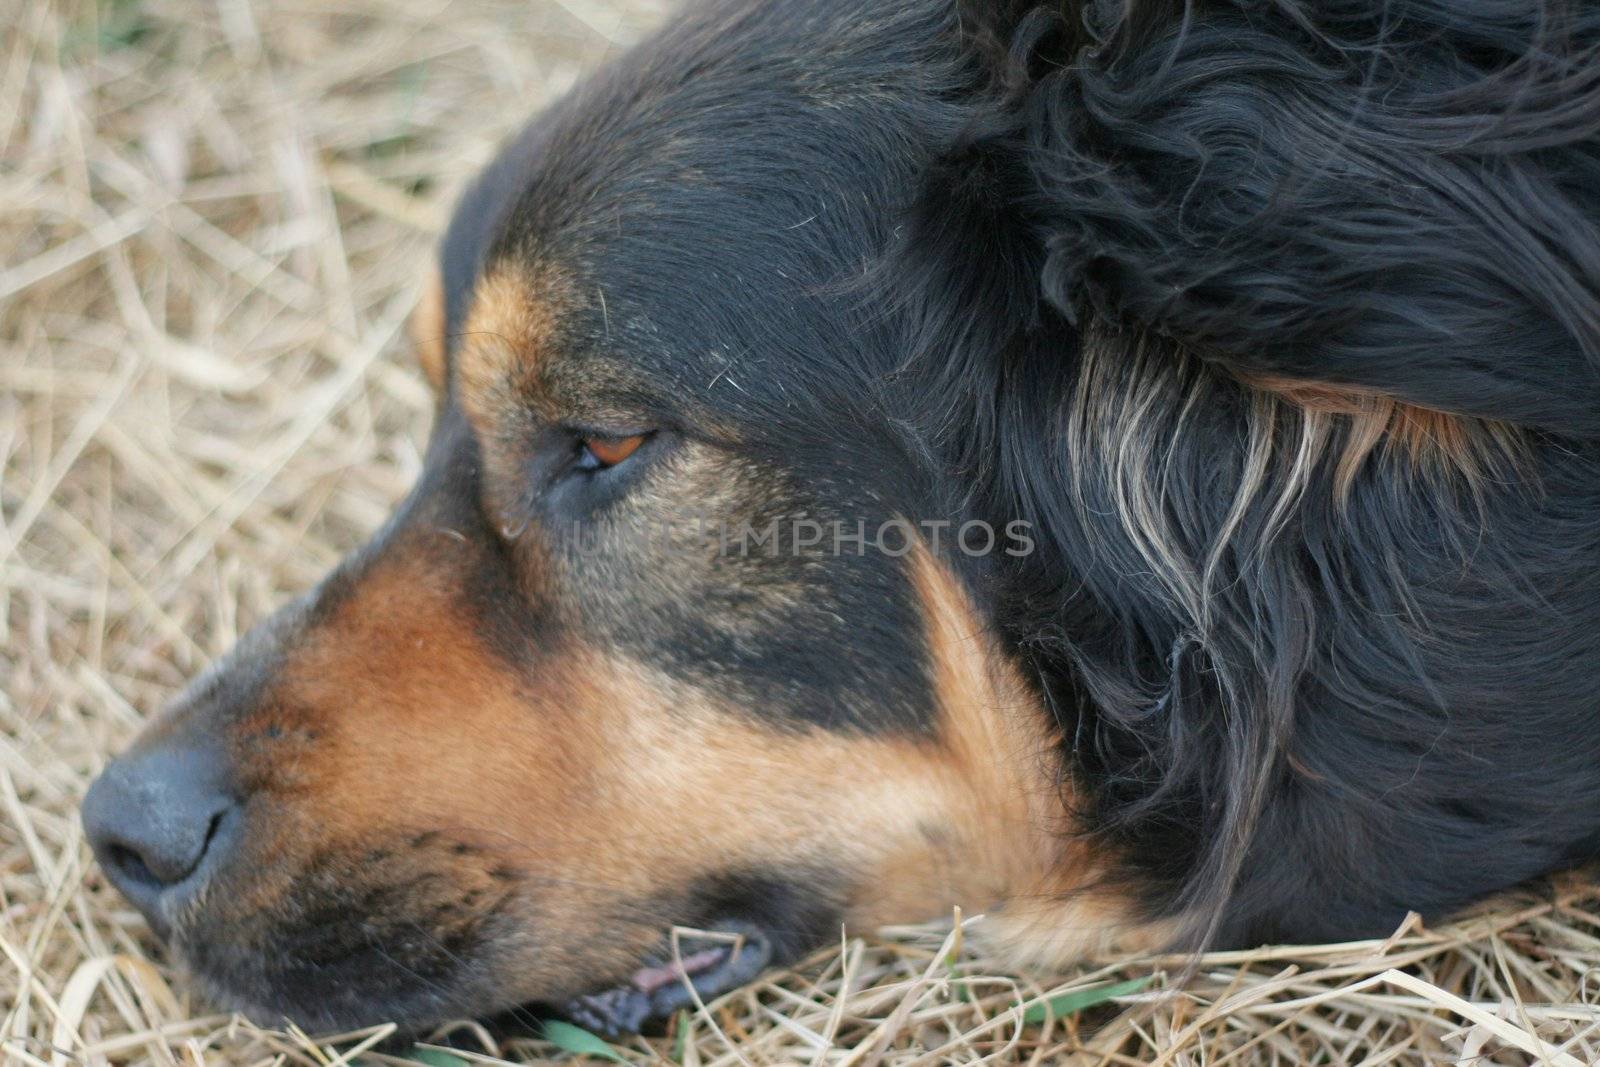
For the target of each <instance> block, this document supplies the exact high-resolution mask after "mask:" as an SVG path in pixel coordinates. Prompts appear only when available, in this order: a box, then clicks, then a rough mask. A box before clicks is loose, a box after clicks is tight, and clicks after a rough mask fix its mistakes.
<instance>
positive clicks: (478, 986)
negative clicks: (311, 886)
mask: <svg viewBox="0 0 1600 1067" xmlns="http://www.w3.org/2000/svg"><path fill="white" fill-rule="evenodd" d="M163 940H164V941H166V942H167V945H168V951H169V952H170V953H171V955H172V956H173V958H174V960H175V962H176V963H177V964H178V965H179V966H180V967H181V968H182V969H183V970H184V971H185V973H186V974H187V976H188V977H189V980H190V981H191V982H192V983H193V985H194V986H195V987H196V988H197V990H198V991H199V992H200V994H201V996H202V998H203V999H204V1000H206V1001H207V1002H209V1003H211V1004H212V1005H214V1006H216V1007H218V1008H222V1009H224V1010H227V1011H233V1012H237V1013H238V1014H240V1015H243V1016H244V1017H245V1018H247V1019H249V1020H250V1021H251V1022H253V1023H256V1024H257V1025H260V1026H264V1027H281V1026H284V1025H286V1024H293V1025H294V1026H296V1027H298V1028H300V1029H302V1030H305V1031H307V1032H309V1033H335V1032H348V1031H354V1030H360V1029H364V1028H367V1027H371V1026H377V1025H381V1024H387V1023H394V1024H397V1025H398V1027H399V1030H398V1031H397V1034H398V1035H399V1036H400V1037H408V1036H416V1035H420V1034H423V1033H426V1032H427V1031H428V1030H430V1029H432V1028H434V1027H436V1026H439V1025H440V1024H443V1023H446V1022H449V1021H451V1020H454V1019H464V1018H477V1019H489V1018H513V1017H514V1018H516V1019H517V1020H518V1021H519V1022H523V1023H525V1022H526V1021H527V1019H528V1018H530V1017H531V1016H530V1013H529V1012H528V1011H525V1010H522V1009H523V1008H524V1007H532V1008H533V1011H534V1013H536V1014H538V1015H547V1014H550V1013H555V1014H560V1015H563V1016H565V1017H567V1018H569V1019H571V1020H572V1021H573V1022H575V1023H578V1024H579V1025H582V1026H585V1027H587V1028H589V1029H591V1030H594V1031H596V1032H597V1033H602V1034H605V1035H606V1036H608V1037H615V1036H618V1035H621V1034H627V1033H636V1032H638V1031H639V1030H641V1029H643V1028H644V1027H646V1026H648V1025H649V1024H650V1023H651V1022H652V1021H655V1020H659V1019H663V1018H666V1017H668V1016H670V1015H672V1014H673V1013H674V1012H676V1011H678V1010H679V1009H682V1008H689V1007H693V1006H694V1004H695V1002H696V1001H697V1000H698V1001H700V1002H701V1003H704V1002H705V1001H708V1000H711V999H712V998H714V997H717V996H719V995H721V994H722V993H725V992H727V991H728V990H730V989H736V988H738V987H739V986H741V985H744V984H745V983H747V982H749V981H750V980H751V979H752V978H754V977H755V976H756V975H758V974H760V973H761V972H762V971H763V970H765V969H766V968H767V967H768V966H769V965H770V964H771V963H772V962H774V955H775V953H774V947H773V943H772V940H771V939H770V938H769V937H768V936H767V935H766V934H765V933H764V932H763V931H762V930H761V929H760V928H759V927H758V926H756V925H755V924H753V923H750V922H747V921H743V920H737V921H733V920H730V921H727V922H720V923H715V924H712V925H711V926H709V927H707V928H706V929H705V930H704V931H681V932H679V933H678V934H677V935H675V936H668V937H664V938H663V939H662V944H661V946H660V947H659V948H658V949H657V951H655V952H654V953H652V954H651V955H650V956H649V957H647V958H645V959H644V960H642V961H641V962H640V965H639V967H638V968H637V969H635V970H634V971H633V973H632V974H630V975H629V976H628V977H627V979H625V980H624V981H622V982H619V983H617V984H615V985H609V986H605V987H603V988H600V989H598V990H596V991H593V992H589V993H586V994H582V995H579V996H573V997H566V998H555V997H553V998H549V999H547V1000H543V1001H541V1002H540V1004H538V1005H536V1006H522V1005H507V1004H505V1003H503V1002H499V1000H498V997H497V996H496V993H495V986H496V985H497V984H498V983H496V982H495V981H494V980H493V975H492V973H491V971H492V968H488V967H480V966H476V965H474V964H473V963H472V962H471V961H469V960H465V959H462V960H458V961H457V963H458V966H459V968H460V971H459V972H458V973H456V974H453V975H450V976H448V977H447V976H443V975H439V976H434V977H431V978H430V977H427V976H423V975H420V974H418V973H416V972H415V971H414V970H412V969H410V968H407V967H406V966H404V965H403V964H401V963H398V962H396V961H395V960H394V959H393V957H392V955H391V954H389V953H386V952H384V951H383V950H381V949H380V948H378V947H376V946H374V947H373V948H371V949H370V950H368V951H362V952H360V953H356V954H352V955H350V956H348V957H346V958H343V959H340V960H337V961H330V962H329V963H328V964H327V965H325V966H323V967H318V968H302V967H295V968H293V973H292V974H290V973H286V972H285V973H274V972H279V971H280V970H281V967H282V964H281V958H280V963H279V965H278V966H277V967H274V966H273V965H272V964H271V963H269V962H268V961H266V959H265V957H264V954H256V953H243V952H240V953H235V952H230V951H227V950H224V951H222V952H220V953H219V952H218V951H216V949H215V948H214V947H204V948H199V949H198V951H197V950H196V948H195V947H191V946H189V945H187V944H186V942H185V939H184V938H183V937H182V936H181V935H180V936H178V937H176V938H171V937H166V936H163ZM317 971H322V973H321V974H318V973H317Z"/></svg>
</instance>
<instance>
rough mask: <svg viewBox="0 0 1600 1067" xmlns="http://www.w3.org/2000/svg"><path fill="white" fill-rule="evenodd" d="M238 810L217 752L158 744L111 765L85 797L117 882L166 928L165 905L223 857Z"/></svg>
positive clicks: (92, 828) (93, 835)
mask: <svg viewBox="0 0 1600 1067" xmlns="http://www.w3.org/2000/svg"><path fill="white" fill-rule="evenodd" d="M234 808H235V802H234V800H233V798H232V797H230V796H229V795H228V792H227V790H226V789H225V788H224V779H223V774H222V766H221V761H220V760H219V759H218V758H217V756H216V755H215V754H213V753H211V752H209V751H207V750H205V749H202V748H191V747H161V746H157V747H154V748H151V749H148V750H143V751H135V752H132V753H130V754H128V755H126V756H124V757H122V758H121V759H119V760H116V761H114V762H113V763H112V764H111V765H110V766H108V767H107V768H106V769H105V772H104V773H103V774H101V775H100V778H99V780H97V781H96V782H95V783H94V785H93V786H91V787H90V789H89V795H88V796H87V797H85V798H84V801H83V829H84V833H85V834H86V835H87V836H88V838H89V845H90V847H92V848H93V849H94V854H95V858H96V859H98V860H99V861H100V865H101V866H102V867H103V868H104V869H105V872H106V874H107V875H108V876H109V877H110V879H111V881H112V883H113V884H115V885H116V887H117V888H118V889H119V890H121V891H122V893H123V895H124V896H126V897H127V898H128V899H129V900H130V901H132V902H133V903H134V904H135V905H136V906H137V907H138V908H139V910H140V911H142V912H144V913H145V915H146V916H147V917H148V918H149V919H150V920H151V922H152V924H154V925H156V926H157V928H158V929H160V928H161V927H163V926H164V925H165V919H166V916H165V915H164V913H163V908H162V904H163V902H164V901H166V900H170V899H172V898H173V896H174V895H187V893H184V892H183V891H184V890H191V889H194V888H198V887H199V886H200V885H201V884H203V883H204V881H205V878H206V875H207V874H208V872H209V871H210V870H211V869H213V868H215V867H216V865H217V863H218V862H220V858H221V855H222V853H224V852H226V846H227V838H228V836H229V835H228V833H227V831H228V829H229V826H228V824H229V823H230V822H232V821H233V820H232V819H231V818H230V816H231V814H232V813H233V811H234Z"/></svg>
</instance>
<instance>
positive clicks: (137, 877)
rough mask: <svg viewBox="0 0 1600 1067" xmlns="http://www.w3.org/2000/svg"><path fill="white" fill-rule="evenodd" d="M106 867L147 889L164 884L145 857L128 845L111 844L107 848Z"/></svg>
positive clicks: (156, 887)
mask: <svg viewBox="0 0 1600 1067" xmlns="http://www.w3.org/2000/svg"><path fill="white" fill-rule="evenodd" d="M103 863H104V865H105V866H106V867H108V868H111V869H113V870H114V871H115V872H116V874H119V875H121V876H122V877H121V879H120V880H122V881H126V882H131V883H133V884H135V885H140V886H143V887H145V888H147V889H160V888H161V886H162V885H163V882H162V881H161V879H159V878H157V877H156V873H155V872H154V871H152V870H151V869H150V865H149V864H148V863H146V862H145V861H144V857H143V856H141V855H139V853H138V852H136V851H134V850H133V849H131V848H129V847H128V846H127V845H119V844H110V845H107V846H106V848H105V859H104V860H103ZM113 877H115V875H113Z"/></svg>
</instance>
